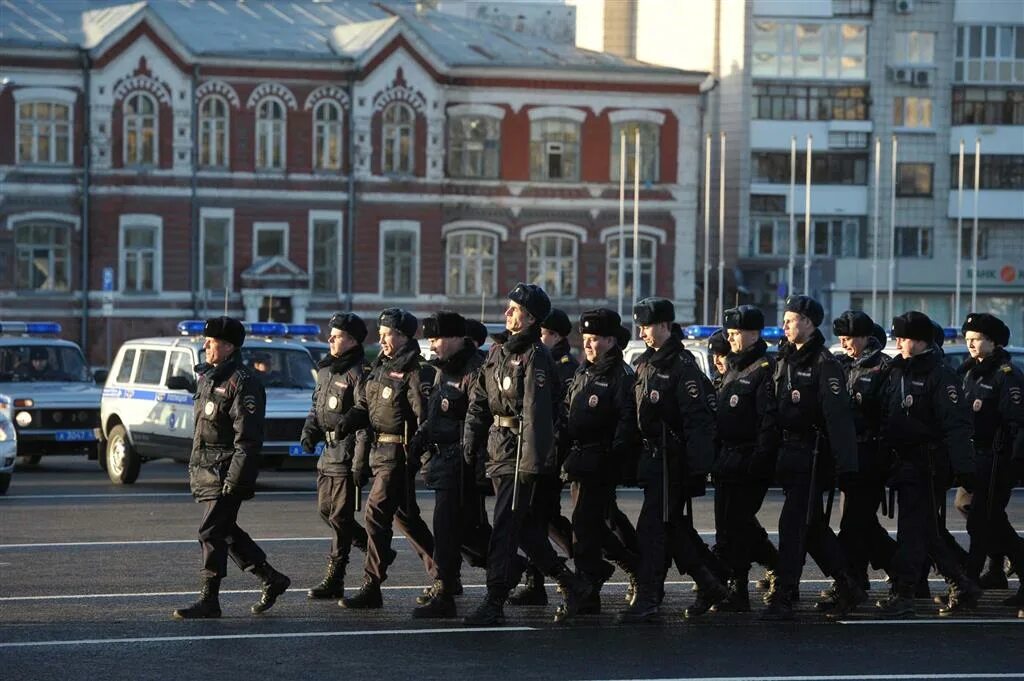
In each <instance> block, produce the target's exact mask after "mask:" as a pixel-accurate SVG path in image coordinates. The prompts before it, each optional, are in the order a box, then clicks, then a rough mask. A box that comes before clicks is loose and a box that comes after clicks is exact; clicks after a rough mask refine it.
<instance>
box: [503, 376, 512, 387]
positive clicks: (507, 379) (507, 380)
mask: <svg viewBox="0 0 1024 681" xmlns="http://www.w3.org/2000/svg"><path fill="white" fill-rule="evenodd" d="M511 388H512V377H511V376H506V377H505V378H503V379H501V389H502V390H509V389H511Z"/></svg>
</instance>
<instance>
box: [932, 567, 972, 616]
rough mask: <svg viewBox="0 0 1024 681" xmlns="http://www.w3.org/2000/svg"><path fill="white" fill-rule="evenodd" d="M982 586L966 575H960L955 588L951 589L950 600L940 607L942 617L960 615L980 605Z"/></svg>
mask: <svg viewBox="0 0 1024 681" xmlns="http://www.w3.org/2000/svg"><path fill="white" fill-rule="evenodd" d="M981 593H982V591H981V587H980V586H978V584H977V583H976V582H975V581H974V580H973V579H971V578H970V577H967V576H966V575H961V576H959V577H958V578H957V579H956V580H955V582H954V588H953V590H952V591H950V594H949V600H947V601H946V604H945V605H944V606H942V607H941V608H939V616H940V617H949V616H950V615H960V614H962V613H963V612H964V611H966V610H974V609H975V608H977V607H978V601H979V600H980V599H981Z"/></svg>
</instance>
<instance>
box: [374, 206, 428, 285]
mask: <svg viewBox="0 0 1024 681" xmlns="http://www.w3.org/2000/svg"><path fill="white" fill-rule="evenodd" d="M420 231H421V230H420V223H419V222H417V221H416V220H381V221H380V226H379V228H378V236H377V294H378V295H381V296H383V295H385V294H384V235H385V234H387V233H388V232H413V233H414V234H415V235H416V236H415V239H414V243H413V247H412V250H413V255H414V257H413V263H412V288H413V292H412V294H411V295H410V296H407V297H408V298H418V297H419V295H420ZM387 295H388V297H392V296H394V297H396V298H400V296H397V295H396V294H390V293H389V294H387ZM401 297H405V296H401Z"/></svg>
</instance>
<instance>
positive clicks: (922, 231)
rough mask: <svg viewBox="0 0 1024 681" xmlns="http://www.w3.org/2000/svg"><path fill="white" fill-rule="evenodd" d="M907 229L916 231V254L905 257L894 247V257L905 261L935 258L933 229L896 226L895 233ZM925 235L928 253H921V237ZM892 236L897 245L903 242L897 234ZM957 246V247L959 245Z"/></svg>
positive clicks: (920, 226) (924, 226) (928, 227)
mask: <svg viewBox="0 0 1024 681" xmlns="http://www.w3.org/2000/svg"><path fill="white" fill-rule="evenodd" d="M907 229H913V230H917V253H916V254H915V255H905V254H902V253H900V252H899V249H898V248H895V247H894V248H893V252H894V253H895V257H897V258H905V259H907V260H933V259H934V258H935V228H934V227H931V226H927V225H897V227H896V232H900V231H902V230H907ZM925 233H927V234H928V253H922V250H923V249H922V248H921V237H922V235H923V234H925ZM893 236H894V238H896V240H897V243H901V242H902V241H903V240H902V238H901V237H900V236H899V235H898V234H894V235H893ZM957 246H958V247H959V244H958V245H957Z"/></svg>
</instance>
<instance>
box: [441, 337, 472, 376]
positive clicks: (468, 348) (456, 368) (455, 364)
mask: <svg viewBox="0 0 1024 681" xmlns="http://www.w3.org/2000/svg"><path fill="white" fill-rule="evenodd" d="M476 354H477V351H476V347H474V345H473V343H472V341H470V340H469V339H465V341H464V344H463V346H462V347H461V348H459V349H458V350H456V351H455V352H454V353H452V356H451V357H448V358H446V359H438V360H437V362H436V365H437V368H438V369H440V370H441V371H443V372H444V373H446V374H461V373H462V370H463V369H465V368H466V364H467V363H468V362H469V360H470V359H471V358H472V357H473V355H476Z"/></svg>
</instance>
